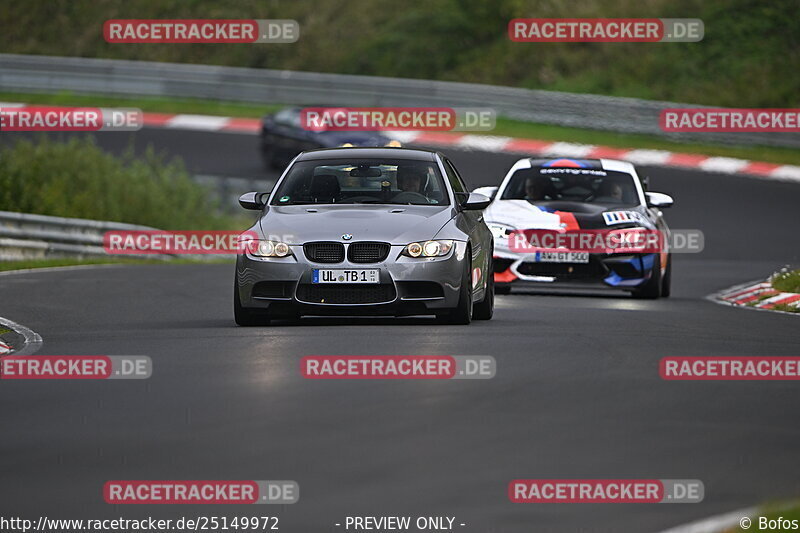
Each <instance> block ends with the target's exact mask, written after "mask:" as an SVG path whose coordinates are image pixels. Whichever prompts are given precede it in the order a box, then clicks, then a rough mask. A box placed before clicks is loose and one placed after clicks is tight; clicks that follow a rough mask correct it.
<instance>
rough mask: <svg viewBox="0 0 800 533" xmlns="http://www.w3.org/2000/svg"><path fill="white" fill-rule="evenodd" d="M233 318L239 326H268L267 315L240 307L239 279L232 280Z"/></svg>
mask: <svg viewBox="0 0 800 533" xmlns="http://www.w3.org/2000/svg"><path fill="white" fill-rule="evenodd" d="M233 319H234V320H235V321H236V324H237V325H239V326H245V327H249V326H268V325H269V317H268V316H267V315H266V313H259V312H258V311H255V310H253V309H247V308H246V307H242V301H241V300H240V299H239V281H238V279H236V280H234V282H233Z"/></svg>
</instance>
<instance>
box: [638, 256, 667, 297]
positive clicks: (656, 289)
mask: <svg viewBox="0 0 800 533" xmlns="http://www.w3.org/2000/svg"><path fill="white" fill-rule="evenodd" d="M659 296H661V256H659V255H658V254H656V258H655V261H654V263H653V273H652V274H651V275H650V279H648V280H647V281H646V282H645V284H644V285H642V286H641V287H639V288H638V289H636V290H634V291H633V297H634V298H638V299H640V300H657V299H658V297H659Z"/></svg>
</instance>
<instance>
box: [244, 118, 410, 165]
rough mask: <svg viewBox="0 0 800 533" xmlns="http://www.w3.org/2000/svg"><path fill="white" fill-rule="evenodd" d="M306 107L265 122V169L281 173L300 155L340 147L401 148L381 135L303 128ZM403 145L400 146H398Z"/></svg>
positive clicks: (262, 138)
mask: <svg viewBox="0 0 800 533" xmlns="http://www.w3.org/2000/svg"><path fill="white" fill-rule="evenodd" d="M302 110H303V108H302V107H288V108H286V109H282V110H280V111H278V112H276V113H273V114H271V115H267V116H265V117H264V118H263V119H262V120H261V142H260V144H259V146H260V149H261V155H262V159H263V160H264V166H265V167H266V168H267V169H279V168H282V167H284V166H286V165H287V164H289V162H290V161H291V160H292V159H293V158H294V157H295V156H296V155H297V154H299V153H300V152H305V151H308V150H316V149H319V148H336V147H339V146H346V145H350V146H363V147H380V146H386V145H389V144H390V143H392V144H397V143H396V141H394V142H393V140H392V139H391V138H389V137H387V136H386V135H384V134H382V133H381V132H377V131H330V130H316V131H314V130H310V129H306V128H303V126H302V122H301V119H300V113H301V112H302ZM397 145H399V144H397Z"/></svg>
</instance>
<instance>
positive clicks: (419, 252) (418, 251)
mask: <svg viewBox="0 0 800 533" xmlns="http://www.w3.org/2000/svg"><path fill="white" fill-rule="evenodd" d="M452 249H453V241H425V242H422V243H420V242H412V243H411V244H409V245H408V246H406V247H405V248H403V252H402V253H403V255H406V256H408V257H441V256H443V255H447V254H449V253H450V250H452Z"/></svg>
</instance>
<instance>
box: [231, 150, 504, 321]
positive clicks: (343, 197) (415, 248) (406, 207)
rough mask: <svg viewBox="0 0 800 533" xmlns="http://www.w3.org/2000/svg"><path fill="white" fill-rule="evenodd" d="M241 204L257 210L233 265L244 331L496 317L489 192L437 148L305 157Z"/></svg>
mask: <svg viewBox="0 0 800 533" xmlns="http://www.w3.org/2000/svg"><path fill="white" fill-rule="evenodd" d="M239 203H240V204H241V205H242V207H244V208H245V209H253V210H258V211H261V214H260V216H259V219H258V221H257V222H256V223H255V225H254V226H253V227H252V228H250V229H249V231H248V232H246V234H247V235H250V236H251V237H250V238H249V239H248V240H247V241H246V242H245V243H244V250H243V251H242V253H240V254H239V255H238V257H237V261H236V276H235V283H234V298H233V301H234V316H235V319H236V323H237V324H239V325H241V326H254V325H267V324H269V323H270V320H272V319H277V318H297V317H300V316H303V315H347V316H355V315H389V316H408V315H435V316H436V317H437V318H438V319H439V320H440V321H441V322H444V323H450V324H469V323H470V321H471V320H472V319H473V318H474V319H476V320H489V319H490V318H491V317H492V313H493V310H494V276H493V265H492V249H493V243H492V233H491V231H489V228H488V227H487V226H486V224H485V223H484V221H483V214H482V210H483V209H484V208H485V207H486V206H487V205H488V204H489V198H487V197H485V196H482V195H480V194H476V193H470V192H469V191H468V189H467V187H466V185H465V184H464V181H463V180H462V178H461V176H460V175H459V174H458V171H457V170H456V168H455V167H454V166H453V164H452V163H451V162H450V161H449V160H448V159H447V157H445V156H444V155H442V154H440V153H438V152H431V151H426V150H414V149H406V148H333V149H324V150H314V151H309V152H304V153H302V154H300V155H298V156H297V157H296V158H295V159H294V160H292V162H291V163H290V164H289V166H288V167H287V168H286V170H285V171H284V172H283V175H282V176H281V177H280V179H279V180H278V182H277V184H276V185H275V188H274V189H273V191H271V192H250V193H246V194H244V195H242V196H241V198H240V199H239ZM253 236H254V237H253Z"/></svg>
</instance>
